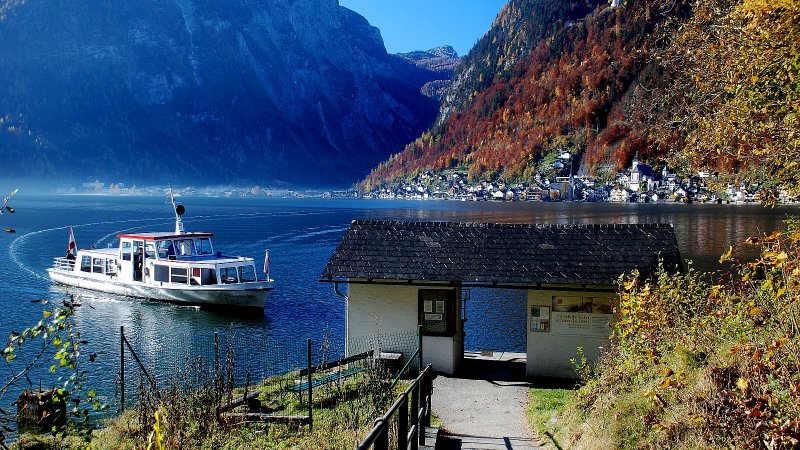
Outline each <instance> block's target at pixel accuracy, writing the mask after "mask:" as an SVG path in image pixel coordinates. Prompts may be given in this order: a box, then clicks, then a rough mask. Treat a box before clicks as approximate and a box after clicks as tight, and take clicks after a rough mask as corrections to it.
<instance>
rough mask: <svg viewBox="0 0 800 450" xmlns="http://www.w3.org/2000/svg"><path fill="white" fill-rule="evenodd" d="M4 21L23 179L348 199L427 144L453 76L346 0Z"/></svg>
mask: <svg viewBox="0 0 800 450" xmlns="http://www.w3.org/2000/svg"><path fill="white" fill-rule="evenodd" d="M2 14H3V20H2V21H0V41H2V42H3V46H4V49H3V51H2V55H3V56H2V58H0V80H3V83H2V85H0V93H1V94H2V95H0V130H2V132H0V155H2V157H3V161H4V169H5V170H6V171H8V172H9V173H14V174H15V175H16V176H18V177H24V176H28V177H38V178H40V179H51V180H52V179H59V180H67V179H72V180H82V179H86V178H90V177H91V178H93V177H99V178H101V179H103V180H108V181H116V182H119V181H123V182H128V183H147V182H160V183H163V182H167V181H172V182H178V181H180V182H181V183H205V184H213V183H262V184H267V183H270V182H274V181H285V182H289V183H296V184H300V185H312V186H320V185H323V186H324V185H349V184H350V183H351V182H352V181H353V180H355V179H357V178H358V177H359V176H362V175H363V174H364V173H366V172H367V171H368V170H369V168H370V167H372V166H374V165H375V164H377V163H378V162H379V161H381V160H382V159H384V158H385V157H386V156H387V155H388V154H389V153H390V152H392V151H397V150H399V149H401V148H402V147H403V146H404V145H405V144H406V143H407V142H409V141H410V140H412V139H413V138H414V137H415V136H417V135H418V134H419V133H421V132H422V131H423V130H425V129H426V128H427V127H428V126H429V125H430V123H431V122H432V121H433V119H434V117H435V115H436V108H437V104H436V102H435V101H433V100H431V99H430V98H428V97H426V96H424V95H423V94H422V93H421V92H420V89H421V87H422V86H423V85H425V84H426V83H428V82H430V81H433V80H440V79H442V76H441V74H440V73H437V72H434V71H431V70H428V69H425V68H421V67H417V66H415V65H413V64H411V63H409V62H408V61H406V60H405V59H403V58H401V57H397V56H394V55H389V54H387V53H386V50H385V48H384V46H383V41H382V39H381V36H380V32H379V30H378V29H377V28H374V27H372V26H370V25H369V24H368V22H367V21H366V20H365V19H364V18H363V17H361V16H360V15H358V14H357V13H355V12H353V11H350V10H348V9H346V8H344V7H340V6H339V4H338V1H337V0H275V1H270V2H264V3H240V2H238V3H237V2H227V1H226V2H222V3H220V2H207V1H201V0H164V1H153V0H143V1H141V2H133V3H131V2H124V1H122V0H109V1H107V2H100V3H97V2H89V1H87V0H77V1H65V0H54V1H44V0H27V1H25V2H14V3H13V4H11V3H8V2H7V3H6V4H5V5H4V9H3V10H2Z"/></svg>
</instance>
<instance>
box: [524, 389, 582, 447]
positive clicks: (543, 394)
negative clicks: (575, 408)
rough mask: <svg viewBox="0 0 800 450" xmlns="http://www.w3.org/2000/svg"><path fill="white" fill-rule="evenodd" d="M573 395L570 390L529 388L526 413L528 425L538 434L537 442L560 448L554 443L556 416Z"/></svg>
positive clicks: (573, 392)
mask: <svg viewBox="0 0 800 450" xmlns="http://www.w3.org/2000/svg"><path fill="white" fill-rule="evenodd" d="M574 395H575V391H574V390H572V389H544V388H531V390H530V391H529V392H528V397H529V403H528V410H527V411H526V415H527V419H528V423H529V424H530V426H531V428H532V429H533V430H534V431H535V432H536V433H538V435H539V440H540V441H541V442H542V443H543V444H545V443H550V444H553V445H554V446H555V447H556V448H560V446H559V444H558V443H557V442H556V438H555V436H554V432H555V431H556V430H557V427H556V426H555V425H556V423H558V420H559V418H558V415H559V413H560V412H561V411H563V410H564V408H565V406H566V405H567V403H568V402H569V401H570V400H571V399H572V397H573V396H574Z"/></svg>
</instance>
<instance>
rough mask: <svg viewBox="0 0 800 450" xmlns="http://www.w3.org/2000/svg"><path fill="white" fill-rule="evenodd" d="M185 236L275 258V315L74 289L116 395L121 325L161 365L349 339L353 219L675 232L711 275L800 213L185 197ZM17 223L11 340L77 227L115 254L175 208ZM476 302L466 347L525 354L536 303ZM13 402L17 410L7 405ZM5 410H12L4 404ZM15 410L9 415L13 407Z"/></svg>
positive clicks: (4, 277)
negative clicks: (227, 339)
mask: <svg viewBox="0 0 800 450" xmlns="http://www.w3.org/2000/svg"><path fill="white" fill-rule="evenodd" d="M180 201H181V202H182V203H183V204H184V205H186V209H187V212H186V214H185V215H184V224H185V226H186V230H187V231H212V232H214V245H215V249H217V250H222V251H223V252H224V253H225V254H230V255H242V256H250V257H253V258H255V259H256V261H259V263H258V264H257V266H259V267H260V261H262V260H263V257H264V250H265V249H267V248H269V251H270V259H271V263H272V264H271V276H272V278H274V279H275V284H274V290H273V291H271V292H270V295H269V298H268V299H267V304H266V307H265V309H264V314H263V316H262V315H261V314H259V313H255V314H254V313H249V314H248V315H246V316H241V315H238V316H234V315H226V314H222V313H219V312H210V311H202V310H198V309H195V308H188V307H180V306H174V305H166V304H162V303H154V302H144V301H138V300H134V299H130V298H124V297H115V296H112V295H107V294H100V293H93V292H89V291H70V292H74V293H75V294H76V295H77V297H78V298H79V300H80V302H81V303H82V306H81V307H80V308H79V309H78V312H77V322H78V325H79V327H80V329H81V332H82V334H83V337H84V338H85V339H87V340H88V341H89V344H88V345H87V347H86V348H84V349H83V351H84V352H96V353H98V361H97V363H96V364H95V365H93V366H90V367H87V370H89V371H90V373H89V379H88V382H89V383H90V384H91V383H94V384H93V385H92V386H93V387H99V388H100V390H101V392H103V393H105V394H106V395H109V396H113V392H114V391H113V389H114V387H113V386H114V381H115V378H116V374H117V371H118V358H119V355H118V353H119V327H120V326H125V328H126V330H127V333H128V334H130V335H131V336H134V337H136V339H142V340H144V341H146V342H148V346H149V347H148V348H150V349H151V351H152V352H153V355H155V356H158V355H160V354H168V353H169V352H171V351H172V352H180V351H184V350H185V348H186V346H191V345H205V344H209V343H211V344H213V342H212V341H211V340H212V339H213V333H214V332H215V331H217V332H220V333H228V334H233V333H235V336H236V339H237V340H239V341H240V342H241V343H242V344H243V345H245V346H247V347H249V348H251V349H252V350H253V352H256V353H257V352H258V351H259V348H262V347H264V346H266V345H269V343H282V344H286V345H300V344H302V343H303V342H305V339H306V338H308V337H310V338H312V339H313V340H314V341H316V342H318V341H319V340H321V339H322V337H323V336H325V335H327V336H329V338H330V339H331V340H332V341H336V342H342V341H343V340H344V333H345V330H344V320H345V305H344V301H343V300H342V299H341V298H340V297H338V296H337V295H336V294H335V293H334V291H333V286H332V285H330V284H328V283H320V282H319V281H318V280H319V275H320V273H321V272H322V269H323V268H324V267H325V264H326V263H327V261H328V258H329V257H330V256H331V254H332V253H333V251H334V249H335V248H336V245H337V243H338V241H339V239H340V238H341V236H342V234H343V233H344V231H345V230H346V229H347V226H348V224H349V223H350V221H352V220H355V219H395V220H437V221H440V220H447V221H469V222H510V223H542V224H546V223H561V224H574V223H578V224H593V223H655V222H660V223H672V224H673V225H674V227H675V231H676V235H677V237H678V244H679V246H680V249H681V253H682V256H683V258H684V259H692V260H693V261H694V264H693V266H694V267H695V268H696V269H700V270H715V269H716V261H717V260H718V258H719V255H721V254H722V253H724V252H725V250H726V249H727V246H728V245H729V244H733V246H734V248H735V249H736V251H737V252H738V253H739V254H742V253H744V254H745V255H751V256H752V255H754V254H755V251H756V249H754V248H751V247H750V246H747V245H745V244H744V243H743V242H744V240H745V239H746V238H747V237H749V236H752V235H757V234H760V233H770V232H772V231H773V230H775V229H783V224H782V221H783V220H784V219H785V218H786V216H787V214H795V215H796V214H798V213H800V208H798V207H781V208H775V209H765V208H762V207H761V206H728V205H679V204H659V205H637V204H632V205H629V204H570V203H492V202H489V203H485V202H482V203H474V202H443V201H429V202H419V201H379V200H314V199H303V200H297V199H269V198H252V199H241V198H235V199H224V198H182V199H180ZM14 207H15V208H16V209H17V214H14V215H11V214H6V215H3V216H2V217H0V222H2V223H0V225H2V228H14V229H15V230H16V231H17V233H16V234H6V233H3V235H2V236H0V254H1V255H2V257H0V334H2V335H6V334H7V333H8V332H10V331H12V330H17V331H20V330H21V329H22V328H25V327H28V326H32V325H34V324H35V323H36V322H37V321H38V320H40V318H41V311H42V309H43V306H42V304H41V303H36V302H34V301H35V300H41V299H49V300H54V301H60V300H61V299H63V298H64V294H65V293H66V292H67V290H66V289H64V288H61V287H56V286H53V285H52V283H51V282H50V281H49V280H48V279H47V276H46V272H45V270H46V268H47V267H49V266H50V264H51V263H52V259H53V257H56V256H63V254H64V253H65V252H66V245H67V237H68V233H69V226H70V225H72V226H73V227H74V230H75V237H76V240H77V243H78V246H79V247H81V248H85V247H88V246H90V245H96V246H97V247H107V246H108V245H109V244H111V245H113V246H114V247H116V245H117V242H116V235H117V234H118V233H121V232H129V231H169V230H172V229H173V228H174V218H173V216H172V211H171V208H170V205H169V204H168V202H167V201H166V199H164V198H160V197H103V196H37V197H30V196H23V195H18V197H17V198H15V204H14ZM471 294H472V295H471V300H469V301H468V302H467V316H468V318H469V321H468V322H467V326H466V332H467V334H466V345H465V347H466V348H467V349H468V350H484V349H491V350H508V351H524V346H525V293H524V292H523V291H490V290H486V289H473V290H472V292H471ZM0 400H2V402H3V403H8V402H10V401H11V400H8V402H7V401H6V400H7V399H0ZM2 406H3V405H0V407H2ZM6 406H7V405H6Z"/></svg>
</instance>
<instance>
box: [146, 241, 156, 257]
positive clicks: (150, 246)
mask: <svg viewBox="0 0 800 450" xmlns="http://www.w3.org/2000/svg"><path fill="white" fill-rule="evenodd" d="M144 256H145V257H146V258H147V259H155V257H156V245H155V244H154V243H152V242H147V243H146V244H144Z"/></svg>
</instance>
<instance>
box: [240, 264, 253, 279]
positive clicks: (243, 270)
mask: <svg viewBox="0 0 800 450" xmlns="http://www.w3.org/2000/svg"><path fill="white" fill-rule="evenodd" d="M239 279H240V280H242V283H252V282H254V281H256V269H254V268H253V266H239Z"/></svg>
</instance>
